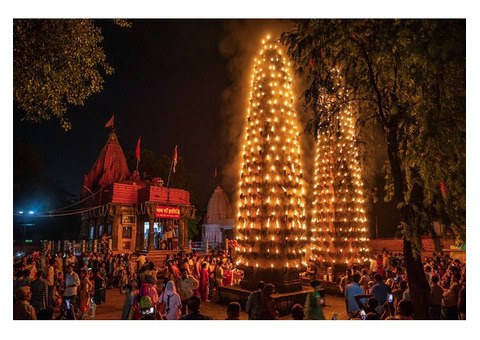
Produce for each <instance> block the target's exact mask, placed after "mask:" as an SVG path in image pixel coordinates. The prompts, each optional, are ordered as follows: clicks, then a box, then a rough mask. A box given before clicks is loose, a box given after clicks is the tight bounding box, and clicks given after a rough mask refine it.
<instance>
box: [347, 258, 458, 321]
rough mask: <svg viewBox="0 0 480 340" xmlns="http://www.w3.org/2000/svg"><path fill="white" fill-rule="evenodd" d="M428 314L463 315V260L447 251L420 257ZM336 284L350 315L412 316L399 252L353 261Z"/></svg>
mask: <svg viewBox="0 0 480 340" xmlns="http://www.w3.org/2000/svg"><path fill="white" fill-rule="evenodd" d="M423 265H424V272H425V277H426V280H427V282H428V284H429V287H430V291H429V295H428V307H429V308H428V309H429V315H430V317H431V319H433V320H465V319H466V263H462V262H461V261H460V260H458V259H452V258H451V257H450V256H449V255H448V254H443V252H442V253H440V254H436V253H433V254H432V256H431V257H425V258H424V260H423ZM339 288H340V290H341V291H342V293H343V294H344V296H345V304H346V309H347V313H348V315H349V317H350V318H351V319H368V320H383V319H412V318H413V312H414V310H413V304H412V302H411V301H410V300H411V299H410V290H409V286H408V276H407V272H406V269H405V265H404V260H403V256H402V255H401V254H392V253H391V252H387V251H384V252H383V254H380V255H378V256H377V257H376V258H372V261H371V262H370V266H368V267H364V268H362V267H359V266H356V265H353V266H352V268H350V269H348V270H347V271H346V273H345V275H344V276H343V277H342V278H341V280H340V283H339Z"/></svg>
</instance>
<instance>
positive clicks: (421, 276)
mask: <svg viewBox="0 0 480 340" xmlns="http://www.w3.org/2000/svg"><path fill="white" fill-rule="evenodd" d="M403 253H404V255H405V264H406V267H407V280H408V288H409V289H410V302H412V304H413V308H414V315H413V316H414V319H415V320H429V319H430V313H429V309H428V294H429V293H430V286H429V285H428V282H427V278H426V276H425V273H424V271H423V265H422V260H421V258H420V256H418V257H417V258H414V257H413V253H412V243H411V242H410V241H408V240H407V239H406V238H405V237H404V238H403Z"/></svg>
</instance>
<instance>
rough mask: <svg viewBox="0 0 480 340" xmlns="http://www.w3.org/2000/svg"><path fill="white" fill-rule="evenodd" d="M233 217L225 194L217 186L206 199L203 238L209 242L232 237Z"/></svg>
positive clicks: (221, 240) (219, 241)
mask: <svg viewBox="0 0 480 340" xmlns="http://www.w3.org/2000/svg"><path fill="white" fill-rule="evenodd" d="M233 226H234V218H233V212H232V206H231V205H230V200H229V199H228V196H227V194H225V191H223V189H222V188H221V187H220V186H217V188H216V189H215V191H214V192H213V194H212V196H211V197H210V200H209V201H208V207H207V215H206V216H205V221H204V224H203V240H204V241H206V240H207V239H208V242H209V243H210V244H212V245H213V244H219V243H222V244H223V243H224V242H225V239H233V238H234V237H233Z"/></svg>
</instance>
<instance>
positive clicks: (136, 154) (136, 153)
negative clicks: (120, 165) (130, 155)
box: [135, 136, 142, 162]
mask: <svg viewBox="0 0 480 340" xmlns="http://www.w3.org/2000/svg"><path fill="white" fill-rule="evenodd" d="M141 138H142V136H140V137H138V142H137V149H136V150H135V156H137V160H138V161H139V162H140V139H141Z"/></svg>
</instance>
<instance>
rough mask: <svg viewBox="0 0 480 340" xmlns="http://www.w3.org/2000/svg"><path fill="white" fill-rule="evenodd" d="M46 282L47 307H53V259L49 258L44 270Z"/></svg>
mask: <svg viewBox="0 0 480 340" xmlns="http://www.w3.org/2000/svg"><path fill="white" fill-rule="evenodd" d="M45 277H46V279H47V284H48V307H53V286H54V285H55V260H54V259H51V260H50V263H49V265H48V266H47V268H46V270H45Z"/></svg>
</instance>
